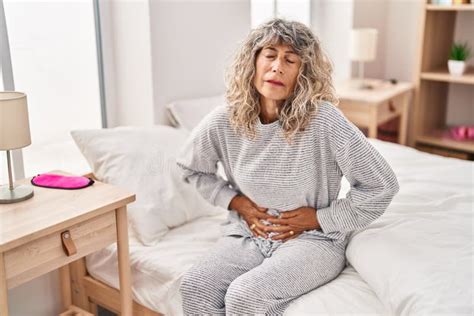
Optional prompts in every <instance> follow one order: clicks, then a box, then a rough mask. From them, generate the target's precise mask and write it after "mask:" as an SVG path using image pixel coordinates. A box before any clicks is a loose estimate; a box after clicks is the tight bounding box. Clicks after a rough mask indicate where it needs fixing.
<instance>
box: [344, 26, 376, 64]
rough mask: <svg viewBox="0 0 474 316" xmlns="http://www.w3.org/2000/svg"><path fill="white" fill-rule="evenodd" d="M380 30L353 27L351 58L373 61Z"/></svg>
mask: <svg viewBox="0 0 474 316" xmlns="http://www.w3.org/2000/svg"><path fill="white" fill-rule="evenodd" d="M377 35H378V31H377V30H376V29H372V28H363V29H353V30H352V31H351V40H350V53H349V55H350V59H351V60H354V61H372V60H374V59H375V56H376V54H377Z"/></svg>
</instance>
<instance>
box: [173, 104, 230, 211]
mask: <svg viewBox="0 0 474 316" xmlns="http://www.w3.org/2000/svg"><path fill="white" fill-rule="evenodd" d="M215 114H216V112H215V111H213V112H211V113H209V114H208V115H207V116H206V117H205V118H204V119H203V120H202V121H201V122H200V123H199V124H198V126H196V127H195V128H194V129H193V131H192V132H191V134H190V136H189V138H188V139H187V141H186V143H185V144H184V146H183V148H182V149H181V151H180V154H179V156H178V158H177V159H176V162H177V164H178V166H179V167H180V168H181V169H182V179H183V180H184V181H186V182H188V183H192V184H193V185H194V187H195V188H196V189H197V191H198V192H199V193H200V194H201V195H202V196H203V197H204V198H205V199H206V200H207V201H208V202H209V203H211V204H212V205H215V206H220V207H222V208H224V209H227V210H229V204H230V201H231V200H232V198H233V197H234V196H236V195H237V194H238V192H237V191H236V190H234V189H233V188H231V187H230V184H229V182H228V181H226V180H224V179H223V178H222V177H221V176H219V175H217V174H216V173H217V163H218V161H219V160H220V158H219V138H218V135H217V132H216V131H217V130H218V126H216V122H215Z"/></svg>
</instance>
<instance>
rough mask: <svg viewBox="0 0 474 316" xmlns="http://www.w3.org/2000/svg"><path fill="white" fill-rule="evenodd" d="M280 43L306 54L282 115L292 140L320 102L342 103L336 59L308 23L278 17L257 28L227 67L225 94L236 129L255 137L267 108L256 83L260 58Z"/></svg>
mask: <svg viewBox="0 0 474 316" xmlns="http://www.w3.org/2000/svg"><path fill="white" fill-rule="evenodd" d="M278 44H284V45H290V46H291V47H292V48H293V49H294V50H295V52H296V53H297V54H298V55H299V57H300V58H301V66H300V69H299V73H298V76H297V79H296V84H295V88H294V91H293V93H292V95H291V96H290V97H288V98H287V99H286V100H285V101H284V103H283V105H282V106H281V109H279V113H278V114H279V120H280V123H281V125H282V128H283V132H284V137H285V138H286V140H287V141H288V142H289V143H292V139H293V137H294V136H295V134H296V133H297V132H298V131H303V130H304V129H305V127H306V126H307V125H308V124H309V122H310V120H311V117H312V116H313V115H315V114H316V113H317V111H318V108H319V104H320V102H324V101H328V102H332V103H333V104H334V105H336V106H337V104H338V103H339V101H338V99H337V97H336V95H335V91H334V87H333V83H332V77H331V75H332V71H333V67H332V64H331V61H330V60H329V58H328V57H327V55H326V54H325V52H324V51H323V50H322V48H321V45H320V41H319V39H318V38H317V37H316V36H315V35H314V34H313V33H312V32H311V30H310V29H309V28H308V27H307V26H306V25H304V24H303V23H300V22H296V21H287V20H284V19H280V18H276V19H272V20H270V21H268V22H266V23H264V24H262V25H260V26H259V27H257V28H256V29H254V30H252V31H251V32H250V33H249V35H248V36H247V38H246V39H245V40H244V41H243V43H242V45H241V48H240V49H239V50H238V51H237V53H236V55H235V58H234V61H233V62H232V63H231V65H230V67H229V68H228V69H227V70H226V75H225V77H226V92H225V97H226V99H227V103H228V105H229V108H230V111H229V115H230V117H229V119H230V123H231V125H232V127H233V128H234V130H235V131H236V132H240V131H243V133H241V134H244V135H247V136H248V137H250V138H255V136H256V124H257V120H258V117H259V114H260V111H261V109H260V102H259V93H258V91H257V89H256V88H255V86H254V77H255V72H256V69H255V62H256V57H257V55H258V53H259V52H260V51H261V50H262V49H263V48H264V47H266V46H267V45H278Z"/></svg>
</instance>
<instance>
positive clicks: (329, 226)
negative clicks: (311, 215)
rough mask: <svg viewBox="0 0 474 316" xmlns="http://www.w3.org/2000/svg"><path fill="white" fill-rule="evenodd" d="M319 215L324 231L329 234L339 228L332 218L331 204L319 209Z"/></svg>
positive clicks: (320, 224)
mask: <svg viewBox="0 0 474 316" xmlns="http://www.w3.org/2000/svg"><path fill="white" fill-rule="evenodd" d="M317 217H318V222H319V226H321V229H322V231H323V233H325V234H328V233H332V232H335V231H338V230H339V229H338V228H337V226H336V223H334V220H333V219H332V216H331V206H328V207H325V208H321V209H319V210H318V211H317Z"/></svg>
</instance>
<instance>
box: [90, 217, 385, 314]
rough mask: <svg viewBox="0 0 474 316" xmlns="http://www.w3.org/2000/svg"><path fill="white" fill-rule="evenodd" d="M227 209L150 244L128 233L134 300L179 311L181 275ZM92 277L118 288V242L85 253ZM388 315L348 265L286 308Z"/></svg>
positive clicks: (210, 241) (208, 243)
mask: <svg viewBox="0 0 474 316" xmlns="http://www.w3.org/2000/svg"><path fill="white" fill-rule="evenodd" d="M225 219H226V214H225V213H223V214H222V215H218V216H213V217H201V218H198V219H196V220H194V221H192V222H190V223H187V224H185V225H182V226H180V227H176V228H174V229H172V230H170V231H169V232H168V234H167V235H166V236H165V237H164V238H163V240H162V241H160V243H159V244H158V245H157V246H155V247H145V246H142V245H141V244H140V243H139V242H138V241H137V240H136V238H134V237H133V236H130V265H131V269H132V277H133V284H132V292H133V298H134V300H135V301H136V302H138V303H140V304H141V305H143V306H146V307H148V308H149V309H151V310H154V311H157V312H160V313H163V314H165V315H182V310H181V304H182V303H181V296H180V294H179V285H180V282H181V278H182V276H183V274H184V273H185V272H186V271H187V270H188V269H189V268H190V267H191V266H192V265H193V263H194V262H195V261H196V260H197V258H198V257H199V256H202V255H205V254H206V252H207V251H208V250H209V249H210V248H211V247H212V246H213V245H214V243H215V242H216V241H217V239H218V238H219V236H220V234H221V230H220V229H221V228H220V227H221V226H220V225H219V224H220V223H222V222H224V221H225ZM86 263H87V269H88V271H89V273H90V274H91V275H92V276H93V277H94V278H95V279H97V280H100V281H102V282H104V283H105V284H107V285H109V286H112V287H114V288H119V280H118V268H117V247H116V244H113V245H110V246H109V247H107V248H104V249H102V250H100V251H98V252H96V253H93V254H91V255H89V256H87V257H86ZM335 313H337V314H341V313H342V314H351V315H356V314H359V315H387V314H388V312H387V311H386V310H384V307H383V305H382V304H381V302H380V301H379V300H378V298H377V296H376V295H375V293H374V292H373V291H372V290H371V289H370V287H369V286H368V285H367V283H365V282H364V281H363V280H362V279H361V278H360V276H359V274H358V273H357V272H356V271H355V270H354V268H353V267H351V266H350V265H349V266H347V267H346V268H345V269H344V270H343V271H342V273H341V274H340V275H339V276H338V277H337V278H336V279H334V280H333V281H331V282H329V283H327V284H325V285H324V286H321V287H319V288H317V289H315V290H313V291H311V292H310V293H307V294H305V295H303V296H301V297H299V298H298V299H296V300H294V301H293V302H292V303H291V305H290V306H289V307H288V309H287V310H286V312H285V315H288V316H301V315H305V314H307V315H309V314H311V315H316V314H320V315H330V314H335Z"/></svg>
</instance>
